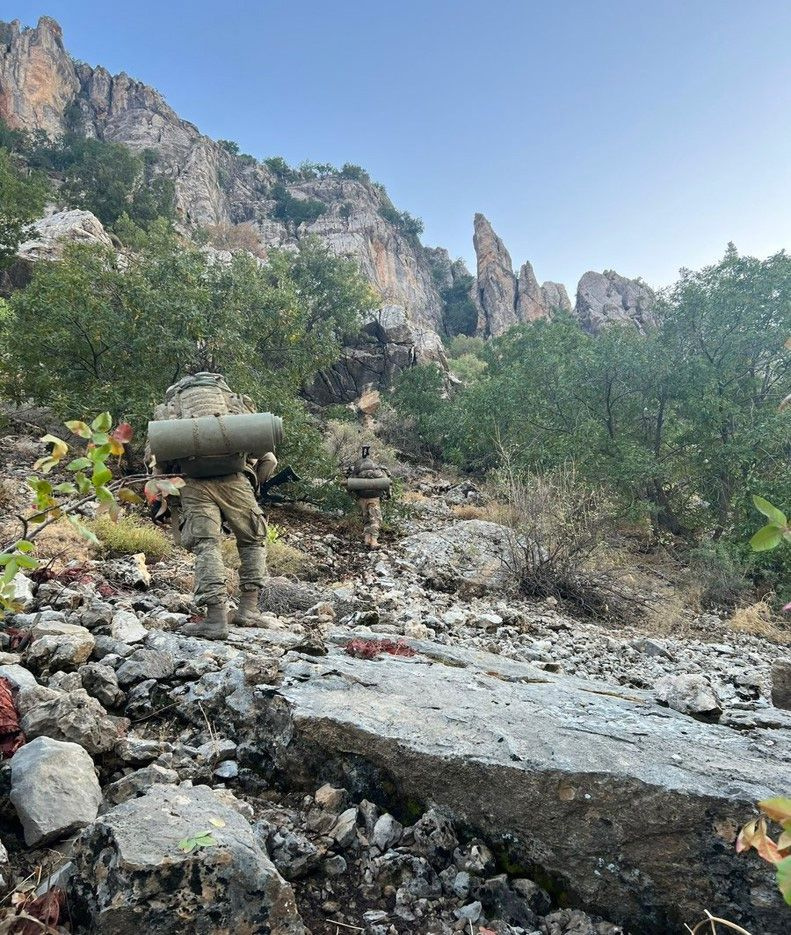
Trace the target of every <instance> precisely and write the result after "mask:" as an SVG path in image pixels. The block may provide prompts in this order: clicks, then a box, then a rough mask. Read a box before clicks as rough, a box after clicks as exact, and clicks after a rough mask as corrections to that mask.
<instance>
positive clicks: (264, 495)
mask: <svg viewBox="0 0 791 935" xmlns="http://www.w3.org/2000/svg"><path fill="white" fill-rule="evenodd" d="M301 480H302V478H301V477H300V476H299V474H297V472H296V471H295V470H294V468H292V467H291V466H290V465H289V467H287V468H283V470H282V471H278V472H277V474H273V475H272V476H271V477H270V478H269V480H267V481H264V483H263V484H261V486H260V487H259V488H258V502H259V503H260V504H261V506H266V505H267V504H270V503H294V502H295V501H294V499H293V498H291V497H287V496H285V495H284V494H282V493H278V492H277V491H276V490H275V489H274V488H275V487H282V485H283V484H294V483H298V482H299V481H301Z"/></svg>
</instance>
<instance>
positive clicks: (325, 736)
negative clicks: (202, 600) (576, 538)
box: [248, 640, 791, 935]
mask: <svg viewBox="0 0 791 935" xmlns="http://www.w3.org/2000/svg"><path fill="white" fill-rule="evenodd" d="M409 643H410V645H411V646H412V647H413V648H414V649H415V650H416V651H417V654H416V655H415V656H413V657H392V656H385V654H382V656H380V657H379V658H377V659H375V660H365V659H358V658H354V657H352V656H349V655H347V654H346V653H345V652H344V651H343V650H342V649H341V648H340V647H338V648H336V647H334V646H333V648H332V650H331V653H330V655H329V656H327V657H325V658H323V659H310V660H308V659H304V658H303V659H299V660H295V661H294V662H293V663H287V664H286V667H285V671H284V680H283V683H282V685H281V686H280V688H279V691H278V695H277V696H276V697H275V698H272V699H270V700H269V701H268V702H267V704H268V706H269V708H270V711H269V713H267V709H266V708H263V709H262V711H261V713H260V714H259V715H258V716H257V717H256V718H255V719H254V721H251V722H250V723H249V725H248V730H249V731H250V743H251V745H254V746H255V748H256V749H257V750H259V751H266V754H265V755H266V756H268V757H270V758H271V769H272V770H273V772H274V774H276V775H278V777H280V778H281V779H283V778H284V777H289V776H290V777H292V778H294V780H295V781H298V780H299V777H311V776H315V775H317V774H318V773H319V772H320V773H321V774H323V775H343V776H345V777H348V779H349V781H350V782H351V784H352V785H351V788H350V792H351V794H352V796H353V799H354V800H355V801H359V798H361V797H367V798H372V797H374V796H376V795H377V794H378V793H379V792H380V790H381V788H382V787H389V788H396V789H398V792H399V796H400V797H401V799H402V800H403V801H410V802H417V803H421V802H422V803H429V802H430V803H433V804H434V806H435V808H436V809H438V810H441V813H442V814H443V815H446V816H448V817H450V818H451V819H452V820H453V822H454V824H455V825H456V826H459V827H464V828H465V829H467V830H468V832H472V833H477V834H479V835H480V836H482V837H485V838H486V840H487V841H489V842H491V844H492V845H493V846H494V848H495V850H499V851H500V852H501V853H502V855H503V858H504V859H507V860H509V861H510V862H511V863H512V864H518V865H521V866H528V867H535V868H539V869H540V870H541V872H542V873H541V876H540V877H539V879H540V880H541V882H542V883H544V881H546V883H545V885H546V886H547V887H549V886H550V884H551V888H554V889H556V890H557V891H562V892H564V893H566V895H567V898H568V899H569V901H570V904H571V905H576V906H579V907H581V908H584V909H585V910H586V911H589V912H595V913H597V914H599V915H600V916H602V917H604V918H609V919H611V920H613V921H614V922H617V923H620V924H623V925H624V926H626V927H629V928H630V929H633V930H636V931H640V932H641V933H646V935H648V933H651V935H659V933H665V932H668V931H676V930H680V929H681V927H682V922H683V921H685V920H686V921H689V920H693V919H695V918H697V917H698V916H699V915H700V911H701V907H702V906H716V907H717V910H718V913H719V914H720V915H722V916H724V917H726V918H734V919H738V921H739V923H740V924H741V925H743V926H744V927H745V928H747V929H748V930H749V931H754V932H778V933H779V932H781V931H784V926H785V925H786V924H787V918H788V917H787V911H788V910H787V907H786V906H785V905H784V904H783V901H782V898H781V897H780V895H779V893H778V892H777V891H776V889H775V888H774V883H773V878H772V875H771V874H767V873H766V869H765V867H764V865H763V864H762V862H761V861H759V860H754V861H751V860H745V859H743V857H742V856H740V855H737V854H736V853H735V850H734V847H733V843H734V836H735V830H736V829H738V827H739V825H740V824H741V823H743V822H745V821H747V820H748V819H750V818H751V817H752V816H754V808H755V802H757V801H759V800H761V799H762V798H765V797H768V796H770V795H776V794H777V790H779V789H784V788H785V787H786V786H787V785H788V776H789V775H791V730H789V729H787V728H782V727H777V728H775V729H773V730H761V729H760V728H758V729H755V730H753V731H752V732H751V733H750V734H749V735H748V734H746V733H743V732H740V731H734V730H730V729H729V728H726V727H723V726H720V725H718V724H711V723H705V722H702V721H698V720H695V719H693V718H690V717H688V716H686V715H683V714H681V713H679V712H677V711H675V710H673V709H671V708H667V707H661V706H659V705H657V704H656V702H655V701H654V699H653V697H652V695H651V694H649V693H648V692H643V691H639V690H637V689H631V688H630V689H625V688H623V687H621V686H618V685H611V684H607V683H597V682H592V681H583V680H581V679H575V678H572V677H569V676H563V675H556V674H550V673H547V672H543V671H541V670H539V669H536V668H534V667H533V666H532V665H531V664H529V663H523V662H517V661H513V660H509V659H506V658H504V657H502V656H495V655H491V654H488V653H483V652H476V651H474V650H471V649H462V648H458V647H449V646H440V645H438V644H436V643H430V642H420V641H415V640H410V641H409ZM310 789H311V787H310V786H307V788H305V791H306V792H309V791H310ZM407 830H409V829H407ZM406 833H407V832H405V835H406ZM445 837H446V835H445V834H444V833H438V835H437V836H435V837H434V838H432V831H430V830H428V834H425V833H421V835H420V838H421V842H422V841H424V840H425V841H428V842H429V843H430V842H432V841H433V840H437V841H438V842H439V845H440V846H441V847H442V848H443V849H445V850H446V849H447V847H449V846H450V845H451V843H452V838H451V836H450V835H449V834H448V835H447V842H445V840H444V838H445ZM404 846H405V842H404V840H403V839H402V842H401V844H400V847H401V848H403V847H404ZM421 846H425V845H422V844H421ZM427 853H430V852H428V851H427ZM457 854H458V857H457ZM465 854H466V851H465V850H464V849H462V848H458V849H457V850H456V851H454V860H455V861H456V865H457V867H458V869H459V870H460V871H466V872H469V873H480V872H481V868H480V867H479V866H478V864H479V863H480V861H476V862H470V860H469V859H468V858H467V857H465ZM490 856H491V855H490ZM492 864H493V861H490V860H486V861H484V863H483V866H486V865H488V866H490V867H491V865H492ZM489 872H491V870H490V871H489ZM531 875H532V874H531Z"/></svg>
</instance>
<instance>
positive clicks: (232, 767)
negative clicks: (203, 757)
mask: <svg viewBox="0 0 791 935" xmlns="http://www.w3.org/2000/svg"><path fill="white" fill-rule="evenodd" d="M212 775H213V776H216V777H217V779H236V778H237V777H238V776H239V764H238V763H237V762H236V761H235V760H223V761H222V762H221V763H218V764H217V767H216V768H215V770H214V772H213V773H212Z"/></svg>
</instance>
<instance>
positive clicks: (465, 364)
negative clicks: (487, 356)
mask: <svg viewBox="0 0 791 935" xmlns="http://www.w3.org/2000/svg"><path fill="white" fill-rule="evenodd" d="M450 369H451V371H452V373H453V374H454V376H456V377H458V378H459V379H460V380H461V381H462V383H475V381H476V380H480V378H481V377H482V376H483V374H484V373H486V361H485V360H481V358H480V357H476V356H475V355H474V354H462V355H461V357H457V358H456V359H455V360H453V361H451V365H450Z"/></svg>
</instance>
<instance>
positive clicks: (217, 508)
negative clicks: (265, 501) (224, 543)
mask: <svg viewBox="0 0 791 935" xmlns="http://www.w3.org/2000/svg"><path fill="white" fill-rule="evenodd" d="M180 514H181V516H180V521H179V530H180V534H181V544H182V545H183V546H184V547H185V548H187V549H189V550H190V551H191V552H194V553H195V603H196V604H220V603H223V602H224V601H225V600H226V598H227V596H228V592H227V588H226V585H225V566H224V565H223V560H222V553H221V551H220V541H221V540H222V523H223V521H225V522H226V523H227V524H228V526H230V528H231V532H232V533H233V534H234V536H235V537H236V547H237V549H238V551H239V559H240V563H241V564H240V566H239V585H240V587H241V589H242V590H243V591H252V590H254V589H255V588H260V587H261V586H262V585H263V583H264V580H265V579H266V520H265V519H264V514H263V513H262V512H261V507H260V506H259V505H258V503H257V502H256V499H255V496H254V495H253V488H252V487H251V486H250V482H249V481H248V480H247V478H246V477H245V476H244V475H243V474H231V475H229V476H228V477H212V478H210V479H200V480H199V479H197V478H189V479H188V480H187V483H186V484H185V485H184V486H183V487H182V488H181V509H180Z"/></svg>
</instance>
